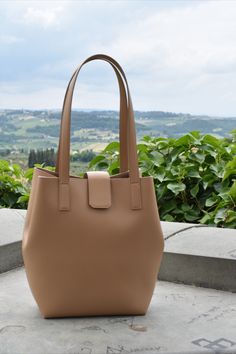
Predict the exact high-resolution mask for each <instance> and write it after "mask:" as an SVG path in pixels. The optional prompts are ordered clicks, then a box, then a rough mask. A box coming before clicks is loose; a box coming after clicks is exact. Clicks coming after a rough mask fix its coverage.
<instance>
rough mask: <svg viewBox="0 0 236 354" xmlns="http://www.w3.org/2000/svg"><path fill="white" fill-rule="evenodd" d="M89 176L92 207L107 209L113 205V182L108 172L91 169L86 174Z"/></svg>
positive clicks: (90, 203) (89, 194)
mask: <svg viewBox="0 0 236 354" xmlns="http://www.w3.org/2000/svg"><path fill="white" fill-rule="evenodd" d="M85 177H87V178H88V198H89V205H90V206H91V207H92V208H98V209H107V208H109V207H110V206H111V182H110V176H109V174H108V172H105V171H89V172H87V173H86V174H85Z"/></svg>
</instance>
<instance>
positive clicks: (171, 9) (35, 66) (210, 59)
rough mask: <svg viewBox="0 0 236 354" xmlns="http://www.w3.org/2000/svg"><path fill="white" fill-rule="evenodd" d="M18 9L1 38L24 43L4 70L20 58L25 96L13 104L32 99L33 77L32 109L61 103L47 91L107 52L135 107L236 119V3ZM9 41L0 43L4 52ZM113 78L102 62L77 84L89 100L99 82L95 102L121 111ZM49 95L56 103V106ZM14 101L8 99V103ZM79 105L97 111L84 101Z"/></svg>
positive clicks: (56, 4)
mask: <svg viewBox="0 0 236 354" xmlns="http://www.w3.org/2000/svg"><path fill="white" fill-rule="evenodd" d="M10 3H13V2H10ZM19 3H20V5H19ZM14 4H15V5H16V6H12V5H11V6H10V5H7V14H8V16H3V18H4V21H5V25H4V21H3V22H2V23H1V24H0V26H1V27H2V30H1V32H2V33H11V36H12V37H15V38H24V41H23V42H22V47H21V49H20V46H11V48H12V52H8V51H7V49H6V54H5V57H4V58H6V60H5V62H4V63H5V67H4V65H2V68H3V70H2V72H3V73H7V72H8V71H7V70H8V66H9V61H10V62H11V66H12V69H11V72H12V71H13V72H14V62H13V59H14V58H16V57H17V61H16V64H15V67H16V69H15V70H16V71H17V76H18V79H17V80H18V82H17V83H16V86H15V87H17V88H19V90H20V92H15V95H14V96H13V94H12V102H13V100H14V102H13V103H14V104H15V103H16V102H19V104H21V102H23V101H24V102H26V101H27V100H24V99H23V98H22V94H23V93H22V92H23V91H24V90H27V89H28V90H30V84H29V83H28V82H30V81H29V80H30V78H29V77H33V78H34V80H32V85H33V82H35V80H36V81H37V80H39V79H40V88H39V90H38V93H37V92H35V91H33V92H35V93H34V94H35V99H33V93H31V96H30V97H31V100H32V104H33V102H34V104H35V105H36V106H35V108H40V107H37V104H38V105H39V104H40V105H42V106H43V107H45V105H46V103H48V104H50V102H51V104H52V105H53V103H52V102H55V104H56V103H57V102H56V101H55V95H53V94H52V91H53V90H52V89H49V85H52V87H56V86H58V87H59V86H60V85H62V84H63V85H65V86H66V80H67V79H68V78H69V75H70V74H71V73H72V72H73V70H74V68H75V66H76V65H78V64H79V62H80V61H82V60H83V59H85V58H86V57H87V56H89V55H91V54H94V53H96V52H99V53H101V52H105V53H107V54H109V55H111V56H113V57H114V58H116V59H117V60H118V61H119V62H120V63H121V65H122V67H123V68H124V70H125V72H126V73H127V77H128V80H129V82H130V86H131V93H132V95H133V96H134V107H135V108H136V109H159V110H168V111H170V110H172V111H185V112H186V111H189V112H190V113H191V112H193V113H207V114H218V115H236V45H235V44H236V21H235V18H236V1H185V2H178V1H175V0H174V1H41V2H39V1H30V2H29V1H24V2H14ZM29 4H30V6H29ZM0 6H1V3H0ZM4 26H5V27H4ZM9 28H11V31H9ZM42 29H44V30H42ZM55 29H56V30H55ZM0 41H1V39H0ZM13 41H14V40H13V39H12V43H13ZM6 42H7V41H5V43H4V41H3V40H2V42H1V43H2V44H3V45H2V47H1V50H2V51H3V50H4V48H5V46H4V44H6V47H7V43H6ZM9 42H10V39H9ZM13 47H14V48H13ZM13 49H14V50H13ZM8 56H9V57H8ZM4 63H3V64H4ZM96 69H97V70H96ZM110 72H111V70H110V71H109V69H107V70H106V67H105V64H104V66H96V65H95V64H89V65H88V69H86V71H85V75H83V74H82V75H81V78H80V82H81V83H82V85H83V86H82V87H83V89H84V90H85V92H86V94H87V93H88V92H90V91H91V92H93V90H94V89H93V88H96V89H97V90H98V88H97V87H98V84H96V83H97V82H99V85H100V84H101V85H100V87H101V89H100V90H99V92H98V93H97V95H96V97H95V99H94V104H97V105H99V107H100V108H102V106H103V107H107V108H112V107H111V105H113V107H114V108H117V107H118V105H116V102H117V100H116V98H115V96H114V95H113V99H112V98H111V97H112V95H111V94H110V92H111V91H110V90H111V89H112V90H113V88H114V86H112V87H111V85H113V82H115V80H114V76H112V75H110V74H108V73H110ZM6 75H7V74H5V76H4V80H6V79H7V76H6ZM9 75H10V74H9ZM15 76H16V74H14V76H13V78H14V77H15ZM10 79H12V78H10V77H9V80H10ZM100 79H101V80H100ZM102 79H104V86H102V83H103V81H102ZM108 79H109V80H108ZM27 80H28V81H27ZM48 80H52V81H53V83H52V81H48ZM98 80H100V81H98ZM26 81H27V82H26ZM60 87H61V86H60ZM80 87H81V84H80ZM101 91H103V92H105V93H104V94H102V93H101ZM43 92H45V94H44V93H43ZM37 94H38V97H37ZM50 94H51V95H52V96H51V97H54V98H53V99H51V101H50ZM6 95H7V94H6V93H5V96H4V97H5V99H6ZM9 95H10V93H9ZM39 95H41V98H42V99H39ZM47 95H48V97H47ZM46 98H47V99H46ZM92 99H93V97H92V96H91V100H92ZM44 100H45V104H42V101H44ZM10 101H11V98H10V96H9V98H8V99H7V102H10ZM81 102H83V104H86V105H87V106H88V107H91V106H94V105H93V104H91V103H90V102H91V101H89V100H86V98H85V97H84V98H83V101H81V100H80V103H81ZM51 104H50V106H51ZM108 104H109V107H108ZM12 105H13V104H12Z"/></svg>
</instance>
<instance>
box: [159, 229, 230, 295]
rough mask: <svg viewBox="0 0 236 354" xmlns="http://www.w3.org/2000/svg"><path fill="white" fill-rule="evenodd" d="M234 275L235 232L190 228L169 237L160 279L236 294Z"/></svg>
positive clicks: (167, 237)
mask: <svg viewBox="0 0 236 354" xmlns="http://www.w3.org/2000/svg"><path fill="white" fill-rule="evenodd" d="M184 225H185V226H186V224H183V226H184ZM235 274H236V230H233V229H221V228H214V227H206V226H202V225H189V226H188V227H187V228H185V229H182V230H180V231H178V232H176V233H174V234H172V235H169V236H166V241H165V253H164V258H163V262H162V265H161V270H160V274H159V278H160V279H162V280H168V281H174V282H181V283H185V284H193V285H197V286H203V287H209V288H213V289H221V290H228V291H232V292H236V277H235Z"/></svg>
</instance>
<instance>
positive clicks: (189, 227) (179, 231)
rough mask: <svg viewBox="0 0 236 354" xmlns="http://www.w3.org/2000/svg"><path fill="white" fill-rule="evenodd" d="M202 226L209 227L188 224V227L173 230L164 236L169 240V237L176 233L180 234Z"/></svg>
mask: <svg viewBox="0 0 236 354" xmlns="http://www.w3.org/2000/svg"><path fill="white" fill-rule="evenodd" d="M200 227H207V225H193V226H188V227H185V228H184V229H181V230H178V231H175V232H173V233H172V234H170V235H168V236H166V237H164V239H165V240H168V239H169V238H171V237H173V236H175V235H178V234H180V233H182V232H184V231H187V230H190V229H195V228H200Z"/></svg>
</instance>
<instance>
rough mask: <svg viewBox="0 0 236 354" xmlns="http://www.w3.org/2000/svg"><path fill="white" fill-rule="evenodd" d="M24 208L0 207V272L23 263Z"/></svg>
mask: <svg viewBox="0 0 236 354" xmlns="http://www.w3.org/2000/svg"><path fill="white" fill-rule="evenodd" d="M25 215H26V210H18V209H0V273H3V272H6V271H8V270H10V269H13V268H16V267H19V266H21V265H22V264H23V260H22V254H21V239H22V232H23V226H24V219H25Z"/></svg>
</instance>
